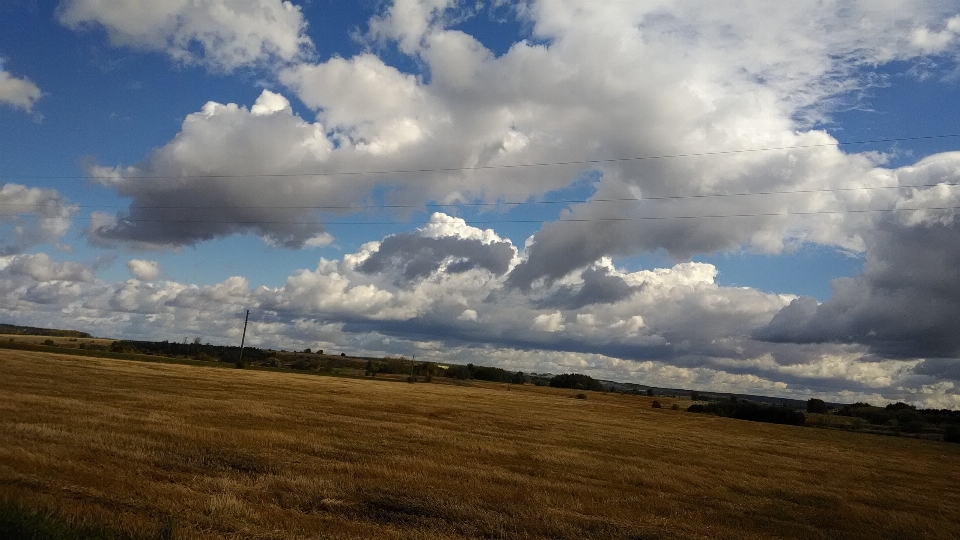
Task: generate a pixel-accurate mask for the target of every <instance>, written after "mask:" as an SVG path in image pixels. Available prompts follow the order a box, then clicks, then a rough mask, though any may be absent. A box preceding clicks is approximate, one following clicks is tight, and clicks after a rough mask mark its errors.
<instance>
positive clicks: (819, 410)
mask: <svg viewBox="0 0 960 540" xmlns="http://www.w3.org/2000/svg"><path fill="white" fill-rule="evenodd" d="M807 412H808V413H814V414H827V413H829V412H830V409H828V408H827V404H826V402H824V401H823V400H822V399H817V398H810V399H809V400H807Z"/></svg>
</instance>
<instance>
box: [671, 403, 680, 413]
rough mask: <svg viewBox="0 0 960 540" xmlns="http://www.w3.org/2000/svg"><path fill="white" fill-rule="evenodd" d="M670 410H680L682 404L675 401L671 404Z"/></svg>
mask: <svg viewBox="0 0 960 540" xmlns="http://www.w3.org/2000/svg"><path fill="white" fill-rule="evenodd" d="M670 410H671V411H679V410H680V406H679V405H677V404H676V403H674V404H673V405H671V406H670Z"/></svg>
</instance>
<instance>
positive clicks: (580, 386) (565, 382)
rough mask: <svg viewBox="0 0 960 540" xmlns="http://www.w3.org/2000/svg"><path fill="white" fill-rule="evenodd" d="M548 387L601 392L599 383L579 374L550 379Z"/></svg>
mask: <svg viewBox="0 0 960 540" xmlns="http://www.w3.org/2000/svg"><path fill="white" fill-rule="evenodd" d="M550 386H551V387H553V388H572V389H574V390H597V391H602V390H603V384H601V383H600V381H598V380H596V379H594V378H593V377H590V376H589V375H583V374H580V373H565V374H563V375H556V376H554V377H553V378H552V379H550Z"/></svg>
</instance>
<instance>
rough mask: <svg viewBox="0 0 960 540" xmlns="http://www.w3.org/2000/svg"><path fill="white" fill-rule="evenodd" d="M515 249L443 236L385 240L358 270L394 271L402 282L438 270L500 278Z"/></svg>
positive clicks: (399, 236)
mask: <svg viewBox="0 0 960 540" xmlns="http://www.w3.org/2000/svg"><path fill="white" fill-rule="evenodd" d="M513 256H514V248H513V245H512V244H511V243H510V242H505V241H501V242H490V243H484V242H483V241H482V240H478V239H472V238H470V239H468V238H458V237H455V236H444V237H440V238H431V237H424V236H421V235H420V234H418V233H403V234H397V235H393V236H388V237H387V238H385V239H384V240H383V242H381V243H380V248H379V249H378V250H377V251H376V252H375V253H373V254H372V255H371V256H370V257H369V258H368V259H367V260H365V261H363V263H362V264H360V266H359V267H358V270H360V271H361V272H363V273H365V274H376V273H380V272H386V271H393V272H396V273H398V274H400V276H402V278H403V280H405V281H416V280H418V279H423V278H425V277H427V276H429V275H430V274H432V273H434V272H436V271H437V270H440V268H441V267H443V265H444V264H446V272H448V273H451V274H460V273H463V272H466V271H468V270H473V269H475V268H483V269H485V270H487V271H489V272H491V273H493V274H494V275H498V276H500V275H503V274H505V273H506V272H507V270H508V269H509V267H510V261H511V260H512V259H513Z"/></svg>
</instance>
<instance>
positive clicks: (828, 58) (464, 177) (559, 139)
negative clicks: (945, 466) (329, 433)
mask: <svg viewBox="0 0 960 540" xmlns="http://www.w3.org/2000/svg"><path fill="white" fill-rule="evenodd" d="M958 60H960V2H957V1H955V0H954V1H934V0H930V1H925V2H910V1H898V0H882V1H877V0H861V1H856V0H849V1H830V0H827V1H816V2H815V1H804V0H801V1H797V2H789V3H782V2H776V3H771V2H759V1H756V2H750V1H732V0H716V1H712V2H709V3H704V2H701V1H695V0H676V1H653V0H651V1H642V0H624V1H613V0H611V1H608V2H590V1H584V0H579V1H577V0H529V1H526V2H502V1H493V2H474V3H465V2H454V1H446V0H394V1H392V2H391V1H387V0H376V1H375V0H363V1H359V2H346V1H336V0H299V1H284V0H154V1H152V2H139V1H135V0H60V1H59V2H44V1H39V0H8V1H5V2H3V3H0V148H2V150H0V322H4V323H9V324H21V325H31V326H42V327H57V328H71V329H77V330H83V331H87V332H90V333H92V334H94V335H98V336H105V337H114V338H125V339H149V340H164V339H167V340H173V341H181V340H183V339H190V340H192V339H194V338H195V337H200V338H201V339H202V340H203V341H204V342H210V343H215V344H239V341H240V334H241V331H242V328H243V318H244V314H245V312H246V310H250V321H251V322H250V326H249V328H248V332H247V341H246V342H247V343H248V344H250V345H253V346H258V347H270V348H276V349H286V350H300V349H304V348H307V347H309V348H311V349H314V350H316V349H323V350H324V351H326V352H330V353H340V352H346V353H347V354H358V355H367V356H379V355H393V356H396V355H404V356H407V357H408V358H409V357H415V358H416V359H417V360H421V359H422V360H432V361H438V362H456V363H467V362H473V363H475V364H480V365H489V366H498V367H503V368H505V369H511V370H522V371H525V372H536V373H564V372H579V373H585V374H588V375H591V376H594V377H597V378H601V379H609V380H618V381H626V382H636V383H641V384H648V385H653V386H663V387H675V388H687V389H698V390H714V391H726V392H734V393H744V394H764V395H771V396H782V397H791V398H797V399H806V398H810V397H817V398H822V399H827V400H829V401H839V402H853V401H869V402H871V403H878V404H883V403H886V402H893V401H905V402H909V403H912V404H916V405H920V406H925V407H936V408H944V407H945V408H953V409H960V323H958V321H960V221H958V219H957V213H958V209H960V125H958V123H957V120H958V118H960V63H958Z"/></svg>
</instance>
